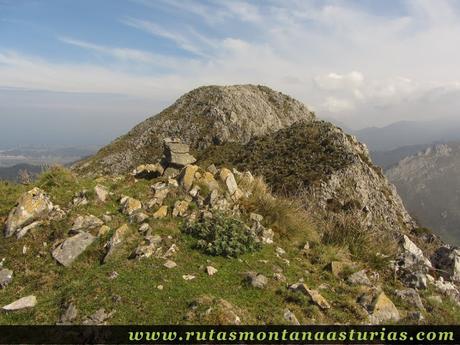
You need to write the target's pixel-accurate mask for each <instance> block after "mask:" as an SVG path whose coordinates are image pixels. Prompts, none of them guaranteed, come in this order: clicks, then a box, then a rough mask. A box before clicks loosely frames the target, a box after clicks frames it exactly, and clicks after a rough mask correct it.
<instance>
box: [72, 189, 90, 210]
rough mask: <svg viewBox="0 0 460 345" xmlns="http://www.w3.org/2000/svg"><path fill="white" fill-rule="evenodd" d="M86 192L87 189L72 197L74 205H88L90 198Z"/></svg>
mask: <svg viewBox="0 0 460 345" xmlns="http://www.w3.org/2000/svg"><path fill="white" fill-rule="evenodd" d="M86 193H87V191H86V190H83V191H81V192H78V193H75V195H74V197H73V199H72V206H74V207H78V206H85V205H88V203H89V201H88V198H87V197H86Z"/></svg>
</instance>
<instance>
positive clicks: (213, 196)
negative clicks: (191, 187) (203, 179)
mask: <svg viewBox="0 0 460 345" xmlns="http://www.w3.org/2000/svg"><path fill="white" fill-rule="evenodd" d="M217 200H219V191H218V190H217V189H214V190H212V191H211V193H209V195H208V197H207V198H206V204H208V205H209V206H210V207H211V208H214V207H215V206H216V204H217Z"/></svg>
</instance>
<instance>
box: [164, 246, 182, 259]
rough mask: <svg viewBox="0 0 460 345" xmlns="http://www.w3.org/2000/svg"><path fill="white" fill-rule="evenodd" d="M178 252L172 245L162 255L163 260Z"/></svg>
mask: <svg viewBox="0 0 460 345" xmlns="http://www.w3.org/2000/svg"><path fill="white" fill-rule="evenodd" d="M178 251H179V248H178V247H177V246H176V244H174V243H173V244H172V245H171V246H170V247H169V248H168V250H167V251H166V252H165V253H164V255H163V258H164V259H165V258H169V257H171V256H173V255H174V254H176V253H177V252H178Z"/></svg>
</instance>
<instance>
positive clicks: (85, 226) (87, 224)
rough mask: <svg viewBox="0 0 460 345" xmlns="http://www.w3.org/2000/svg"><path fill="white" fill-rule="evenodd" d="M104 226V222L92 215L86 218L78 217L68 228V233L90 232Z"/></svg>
mask: <svg viewBox="0 0 460 345" xmlns="http://www.w3.org/2000/svg"><path fill="white" fill-rule="evenodd" d="M102 225H104V222H103V221H102V220H100V219H99V218H97V217H96V216H93V215H92V214H90V215H87V216H78V217H77V218H76V219H75V220H74V222H73V224H72V227H71V228H70V231H69V232H70V233H78V232H81V231H87V230H92V229H95V228H98V227H100V226H102Z"/></svg>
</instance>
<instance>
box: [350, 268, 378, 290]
mask: <svg viewBox="0 0 460 345" xmlns="http://www.w3.org/2000/svg"><path fill="white" fill-rule="evenodd" d="M347 282H348V283H350V284H352V285H365V286H372V282H371V281H370V280H369V278H368V277H367V274H366V270H361V271H358V272H355V273H353V274H352V275H350V276H349V277H348V278H347Z"/></svg>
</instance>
